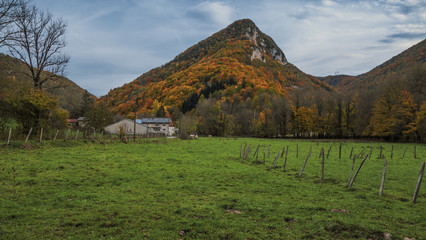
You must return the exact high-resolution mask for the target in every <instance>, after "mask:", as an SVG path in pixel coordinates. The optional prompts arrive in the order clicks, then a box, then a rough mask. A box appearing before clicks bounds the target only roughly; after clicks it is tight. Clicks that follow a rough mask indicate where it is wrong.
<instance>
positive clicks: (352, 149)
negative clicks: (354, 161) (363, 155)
mask: <svg viewBox="0 0 426 240" xmlns="http://www.w3.org/2000/svg"><path fill="white" fill-rule="evenodd" d="M353 151H354V147H352V148H351V154H350V155H349V159H351V158H352V152H353Z"/></svg>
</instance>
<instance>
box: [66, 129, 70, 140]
mask: <svg viewBox="0 0 426 240" xmlns="http://www.w3.org/2000/svg"><path fill="white" fill-rule="evenodd" d="M69 134H70V129H69V128H68V131H67V133H66V134H65V141H66V140H68V135H69Z"/></svg>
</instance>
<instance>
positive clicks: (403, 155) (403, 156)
mask: <svg viewBox="0 0 426 240" xmlns="http://www.w3.org/2000/svg"><path fill="white" fill-rule="evenodd" d="M407 148H408V147H405V149H404V153H403V154H402V159H404V158H405V152H406V151H407Z"/></svg>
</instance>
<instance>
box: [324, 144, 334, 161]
mask: <svg viewBox="0 0 426 240" xmlns="http://www.w3.org/2000/svg"><path fill="white" fill-rule="evenodd" d="M331 147H332V146H330V148H329V149H328V152H327V159H328V155H330V150H331ZM322 155H323V158H324V149H323V153H322Z"/></svg>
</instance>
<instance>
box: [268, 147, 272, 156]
mask: <svg viewBox="0 0 426 240" xmlns="http://www.w3.org/2000/svg"><path fill="white" fill-rule="evenodd" d="M270 152H271V144H269V147H268V158H269V153H270Z"/></svg>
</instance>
